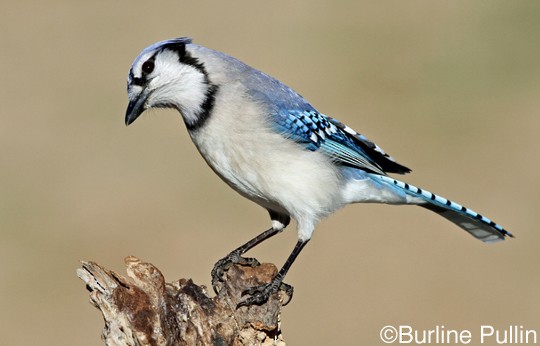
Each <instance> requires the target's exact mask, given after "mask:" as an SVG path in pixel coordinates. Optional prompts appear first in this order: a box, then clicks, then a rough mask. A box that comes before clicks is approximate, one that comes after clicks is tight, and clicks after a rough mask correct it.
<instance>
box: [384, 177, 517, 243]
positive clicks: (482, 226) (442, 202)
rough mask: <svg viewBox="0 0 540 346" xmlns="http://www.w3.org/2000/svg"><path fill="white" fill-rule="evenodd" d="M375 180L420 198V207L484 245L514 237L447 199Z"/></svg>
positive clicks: (389, 179)
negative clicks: (449, 222) (450, 223)
mask: <svg viewBox="0 0 540 346" xmlns="http://www.w3.org/2000/svg"><path fill="white" fill-rule="evenodd" d="M377 178H379V179H380V180H382V181H384V182H386V183H388V184H391V185H394V186H396V187H398V188H400V189H402V190H403V191H404V192H405V193H407V194H408V195H411V196H414V197H417V198H420V199H421V200H423V201H424V203H420V204H419V205H420V206H422V207H424V208H426V209H429V210H431V211H433V212H435V213H437V214H439V215H441V216H442V217H444V218H446V219H447V220H449V221H451V222H453V223H455V224H456V225H457V226H459V227H461V228H463V229H464V230H465V231H467V232H469V233H470V234H471V235H472V236H474V237H475V238H477V239H480V240H481V241H483V242H485V243H493V242H498V241H502V240H504V238H505V237H507V236H508V237H511V238H513V237H514V236H513V235H512V234H511V233H510V232H508V231H507V230H505V229H504V228H503V227H502V226H501V225H499V224H497V223H495V222H493V221H491V220H490V219H488V218H487V217H485V216H482V215H481V214H478V213H477V212H475V211H474V210H471V209H469V208H466V207H464V206H462V205H460V204H458V203H455V202H452V201H450V200H449V199H446V198H444V197H441V196H438V195H436V194H434V193H431V192H429V191H426V190H423V189H420V188H418V187H416V186H413V185H410V184H407V183H404V182H402V181H399V180H396V179H393V178H390V177H388V176H382V175H380V176H377Z"/></svg>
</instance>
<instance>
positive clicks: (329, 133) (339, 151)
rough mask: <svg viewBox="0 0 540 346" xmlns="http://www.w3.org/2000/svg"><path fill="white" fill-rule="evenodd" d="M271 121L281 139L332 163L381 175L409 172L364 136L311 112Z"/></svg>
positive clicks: (288, 114) (280, 115)
mask: <svg viewBox="0 0 540 346" xmlns="http://www.w3.org/2000/svg"><path fill="white" fill-rule="evenodd" d="M274 120H275V124H276V130H278V131H279V132H280V133H282V134H283V135H284V136H286V137H288V138H290V139H292V140H294V141H296V142H298V143H301V144H304V145H305V146H306V149H308V150H311V151H316V150H322V151H323V152H324V153H325V154H327V155H328V156H330V157H331V158H332V160H334V161H335V162H336V163H339V164H343V165H348V166H352V167H355V168H360V169H362V170H365V171H368V172H373V173H377V174H383V175H384V174H385V172H389V173H400V174H404V173H408V172H410V171H411V170H410V169H409V168H407V167H405V166H403V165H401V164H399V163H397V162H396V161H395V160H394V159H393V158H392V157H390V156H389V155H387V154H386V153H385V152H384V151H383V150H382V149H381V148H380V147H379V146H377V145H376V144H375V143H373V142H371V141H369V140H368V139H367V138H366V137H364V136H362V135H361V134H359V133H357V132H356V131H354V130H352V129H351V128H349V127H348V126H346V125H344V124H342V123H340V122H339V121H337V120H335V119H332V118H330V117H327V116H325V115H323V114H320V113H318V112H317V111H315V110H306V111H297V110H291V111H280V112H278V113H277V114H275V115H274Z"/></svg>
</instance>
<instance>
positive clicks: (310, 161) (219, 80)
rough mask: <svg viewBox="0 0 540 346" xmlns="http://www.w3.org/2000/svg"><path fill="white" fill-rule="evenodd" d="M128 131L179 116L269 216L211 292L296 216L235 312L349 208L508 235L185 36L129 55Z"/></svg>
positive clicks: (218, 271)
mask: <svg viewBox="0 0 540 346" xmlns="http://www.w3.org/2000/svg"><path fill="white" fill-rule="evenodd" d="M127 93H128V101H129V103H128V106H127V111H126V115H125V124H126V125H130V124H131V123H133V122H134V121H135V120H136V119H137V118H138V117H139V116H140V115H141V114H142V113H143V112H144V111H146V110H148V109H151V108H172V109H176V110H177V111H178V112H179V113H180V114H181V117H182V119H183V122H184V123H185V127H186V129H187V132H188V134H189V136H190V137H191V140H192V141H193V143H194V144H195V146H196V148H197V149H198V151H199V152H200V154H201V156H202V157H203V159H204V160H205V161H206V163H207V164H208V166H210V168H211V169H212V170H213V171H214V172H215V173H216V174H217V175H218V176H219V177H220V178H221V179H222V180H223V181H224V182H225V183H226V184H228V185H229V186H230V187H231V188H232V189H234V190H235V191H236V192H238V193H239V194H240V195H242V196H243V197H245V198H247V199H249V200H251V201H253V202H255V203H257V204H258V205H260V206H261V207H263V208H265V209H266V210H267V211H268V214H269V216H270V221H271V227H270V228H268V229H267V230H265V231H264V232H262V233H260V234H259V235H258V236H256V237H255V238H253V239H251V240H250V241H248V242H247V243H245V244H243V245H242V246H240V247H238V248H236V249H234V250H233V251H231V252H230V253H229V254H228V255H227V256H225V257H223V258H222V259H220V260H219V261H218V262H217V263H216V264H215V265H214V268H213V269H212V273H211V276H212V286H213V288H214V291H215V292H216V293H218V292H219V291H220V288H219V287H220V284H221V283H222V282H223V280H224V279H223V276H224V274H225V273H226V271H227V270H228V269H229V268H230V267H231V266H232V265H234V264H240V265H248V266H257V265H258V264H259V262H258V261H257V260H256V259H254V258H249V257H244V256H243V255H244V254H245V253H246V252H247V251H248V250H250V249H252V248H253V247H255V246H256V245H258V244H260V243H261V242H263V241H265V240H267V239H268V238H270V237H272V236H275V235H276V234H278V233H280V232H282V231H283V230H284V229H285V228H286V227H287V226H288V225H289V223H290V221H291V219H294V220H295V221H296V224H297V235H298V239H297V242H296V244H295V246H294V248H293V250H292V252H291V253H290V255H289V256H288V257H287V259H286V261H285V263H284V265H283V266H282V267H281V269H280V270H279V271H278V273H277V275H276V276H275V277H274V278H273V279H272V280H271V282H270V283H268V284H264V285H259V286H254V287H251V288H248V289H247V290H245V291H244V292H242V297H241V300H240V303H238V306H237V307H238V308H240V307H242V306H250V305H254V304H255V305H261V304H263V303H265V302H266V301H267V300H268V299H269V297H270V296H271V295H272V294H274V293H275V292H277V291H278V290H280V289H281V290H285V291H286V292H287V293H289V294H291V297H292V286H290V285H288V284H286V283H284V282H283V280H284V278H285V275H286V274H287V272H288V271H289V269H290V267H291V265H292V264H293V262H294V261H295V259H296V258H297V256H298V255H299V254H300V252H301V251H302V249H303V248H304V247H305V245H306V244H307V243H308V242H309V241H310V239H311V238H312V235H313V232H314V230H315V227H316V225H317V224H318V223H319V221H321V220H322V219H323V218H325V217H327V216H329V215H331V214H332V213H334V212H335V211H336V210H338V209H340V208H342V207H344V206H346V205H348V204H354V203H385V204H390V205H417V206H421V207H424V208H426V209H428V210H431V211H433V212H435V213H437V214H439V215H440V216H442V217H444V218H446V219H448V220H449V221H451V222H453V223H454V224H456V225H457V226H459V227H460V228H462V229H463V230H465V231H466V232H468V233H469V234H470V235H472V236H473V237H475V238H477V239H479V240H481V241H483V242H486V243H492V242H497V241H501V240H504V239H505V238H506V237H513V235H512V234H511V233H510V232H508V231H507V230H505V229H504V228H503V227H502V226H500V225H499V224H497V223H495V222H493V221H491V220H490V219H489V218H487V217H485V216H484V215H482V214H479V213H477V212H475V211H473V210H471V209H469V208H466V207H464V206H462V205H461V204H458V203H456V202H453V201H451V200H449V199H447V198H444V197H441V196H439V195H436V194H434V193H432V192H429V191H427V190H425V189H422V188H419V187H416V186H414V185H411V184H408V183H406V182H402V181H400V180H397V179H395V178H393V177H391V176H389V174H391V173H394V174H406V173H409V172H411V170H410V169H409V168H407V167H406V166H404V165H402V164H400V163H398V162H397V161H396V160H395V159H394V158H393V157H391V156H390V155H389V154H387V153H386V152H385V151H384V150H383V149H382V148H381V147H379V146H378V145H376V144H375V143H374V142H372V141H370V140H369V139H368V138H367V137H365V136H364V135H362V134H360V133H358V132H356V131H355V130H353V129H351V128H350V127H348V126H347V125H345V124H344V123H342V122H340V121H338V120H336V119H334V118H331V117H329V116H327V115H324V114H322V113H320V112H319V111H317V110H316V109H315V108H314V107H313V106H312V105H311V104H310V103H309V102H308V101H307V100H306V99H305V98H304V97H302V96H301V95H300V94H298V93H297V92H296V91H294V90H293V89H291V88H289V87H288V86H286V85H285V84H283V83H282V82H280V81H278V80H277V79H275V78H273V77H271V76H269V75H267V74H265V73H264V72H261V71H259V70H257V69H255V68H253V67H251V66H249V65H247V64H245V63H243V62H242V61H240V60H238V59H236V58H234V57H232V56H230V55H228V54H225V53H222V52H219V51H216V50H213V49H211V48H207V47H204V46H201V45H197V44H195V43H193V40H192V39H191V38H189V37H180V38H173V39H168V40H164V41H160V42H157V43H154V44H152V45H150V46H148V47H146V48H145V49H143V50H142V52H141V53H140V54H139V55H138V56H137V57H136V58H135V60H134V61H133V63H132V65H131V68H130V70H129V74H128V80H127Z"/></svg>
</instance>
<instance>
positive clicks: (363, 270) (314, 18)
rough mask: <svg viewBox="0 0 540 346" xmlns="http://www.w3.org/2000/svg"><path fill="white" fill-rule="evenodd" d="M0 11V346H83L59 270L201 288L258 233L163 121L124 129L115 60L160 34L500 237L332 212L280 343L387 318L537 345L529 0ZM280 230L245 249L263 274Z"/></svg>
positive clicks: (277, 248)
mask: <svg viewBox="0 0 540 346" xmlns="http://www.w3.org/2000/svg"><path fill="white" fill-rule="evenodd" d="M1 7H2V10H1V11H0V28H1V29H0V44H1V49H0V66H1V67H2V72H1V73H0V75H1V79H0V100H1V105H2V107H1V111H0V112H1V113H0V116H1V123H0V155H1V161H0V162H1V163H0V164H1V170H0V236H1V240H0V261H1V263H2V274H1V279H0V328H1V329H2V333H1V335H2V344H3V345H100V344H101V340H100V333H101V329H102V326H103V323H102V319H101V315H100V313H99V312H98V310H96V309H95V308H93V307H92V306H91V305H90V304H89V303H88V293H87V292H86V290H85V288H84V285H83V282H82V281H80V280H79V279H78V278H77V277H76V275H75V270H76V268H77V267H78V266H79V262H78V261H79V260H82V259H84V260H95V261H97V262H99V263H101V264H103V265H105V266H107V267H109V268H112V269H115V270H117V271H119V272H121V273H123V272H124V269H123V258H124V257H125V256H127V255H136V256H138V257H140V258H142V259H144V260H146V261H150V262H152V263H154V264H155V265H157V266H158V267H159V268H161V269H162V270H163V273H164V274H165V276H166V278H167V280H168V281H173V280H176V279H178V278H180V277H191V278H193V279H194V280H195V281H196V282H198V283H202V284H209V283H210V275H209V273H210V270H211V268H212V265H213V263H214V262H215V261H216V260H218V259H219V258H221V257H222V256H224V255H225V254H226V253H228V252H229V251H230V250H232V249H233V248H235V247H236V246H238V245H240V244H241V243H243V242H245V241H246V240H248V239H249V238H251V237H252V236H254V235H256V234H258V233H259V232H261V231H262V230H264V229H266V227H268V225H269V220H268V218H267V214H266V212H265V211H264V210H263V209H261V208H260V207H258V206H256V205H254V204H252V203H251V202H249V201H247V200H244V199H243V198H242V197H240V196H239V195H237V194H235V193H234V192H233V191H232V190H230V189H229V188H228V187H227V186H226V185H225V184H223V183H222V182H221V181H219V179H218V178H217V177H216V176H215V175H214V174H213V173H212V172H211V170H210V169H208V168H207V167H206V165H205V163H204V162H203V160H202V159H201V158H200V157H199V154H198V153H197V152H196V150H195V148H194V146H193V145H192V143H191V142H190V140H189V138H188V135H187V133H186V131H185V129H184V125H183V123H182V121H181V118H180V116H179V115H178V114H177V113H175V112H174V111H163V110H160V111H153V112H150V113H147V114H146V115H145V116H143V117H142V118H141V119H139V120H138V121H137V122H136V123H135V124H134V125H133V126H130V127H129V128H126V127H125V126H124V114H125V107H126V104H127V99H126V93H125V83H126V76H127V72H128V69H129V67H130V65H131V62H132V61H133V59H134V58H135V56H136V55H137V54H138V53H139V52H140V51H141V50H142V49H143V48H144V47H146V46H147V45H149V44H151V43H153V42H156V41H159V40H162V39H166V38H171V37H177V36H192V37H194V38H195V42H196V43H199V44H202V45H206V46H209V47H212V48H215V49H218V50H222V51H225V52H227V53H229V54H231V55H233V56H236V57H238V58H240V59H241V60H244V61H245V62H247V63H248V64H250V65H253V66H255V67H257V68H259V69H261V70H263V71H265V72H267V73H269V74H271V75H274V76H275V77H277V78H278V79H280V80H282V81H283V82H285V83H286V84H288V85H289V86H291V87H293V88H294V89H296V90H297V91H298V92H300V93H301V94H302V95H304V96H305V97H306V98H307V99H308V100H310V101H311V103H312V104H313V105H314V106H315V107H317V108H318V109H319V110H320V111H321V112H323V113H325V114H328V115H331V116H333V117H336V118H338V119H340V120H341V121H343V122H346V123H347V124H348V125H349V126H350V127H352V128H354V129H356V130H358V131H359V132H361V133H363V134H365V135H366V136H367V137H368V138H370V139H372V140H374V141H375V142H377V143H378V144H379V145H380V146H382V147H383V148H384V149H385V150H387V151H388V152H389V153H390V154H391V155H393V156H394V157H396V158H397V159H398V160H399V161H400V162H401V163H403V164H405V165H407V166H409V167H411V168H412V169H413V173H412V174H411V175H409V176H407V177H406V178H405V180H407V181H408V182H410V183H413V184H416V185H418V186H421V187H424V188H427V189H430V190H432V191H434V192H436V193H439V194H441V195H443V196H446V197H449V198H452V199H454V200H456V201H457V202H461V203H463V204H465V205H467V206H470V207H472V208H474V209H475V210H477V211H479V212H481V213H484V214H485V215H487V216H488V217H491V218H492V219H494V220H495V221H496V222H499V223H501V224H502V225H504V226H505V227H507V228H508V229H509V230H510V231H512V232H514V234H515V235H516V236H517V238H516V239H513V240H512V239H510V240H508V241H506V242H504V243H499V244H495V245H485V244H482V243H481V242H479V241H476V240H474V239H473V238H472V237H470V236H469V235H468V234H466V233H465V232H463V231H461V230H460V229H458V228H457V227H455V226H454V225H452V224H450V223H449V222H447V221H446V220H444V219H442V218H439V217H437V216H435V215H434V214H432V213H430V212H428V211H425V210H423V209H421V208H414V207H388V206H383V205H355V206H349V207H347V208H346V209H344V210H342V211H340V212H338V213H336V215H334V216H332V217H331V218H329V219H327V220H325V221H324V222H322V223H321V224H320V226H319V227H318V229H317V232H316V233H315V236H314V239H313V241H312V242H311V243H310V244H309V246H307V247H306V249H305V251H304V252H303V253H302V255H301V256H300V257H299V259H298V261H297V263H295V265H294V266H293V268H292V271H291V272H290V274H289V275H288V276H287V280H286V281H287V282H288V283H290V284H292V285H294V287H295V289H296V290H295V298H294V300H293V301H292V303H291V304H290V305H289V306H287V307H286V308H285V310H284V316H283V329H284V336H285V338H286V340H287V341H288V344H290V345H330V344H333V345H337V344H340V345H378V344H382V342H381V341H380V340H379V330H380V328H381V327H383V326H385V325H399V324H406V325H411V326H413V327H415V328H417V329H430V328H434V327H435V326H436V325H444V326H445V327H446V328H447V329H469V330H471V331H473V337H474V336H478V333H477V332H476V331H477V330H478V329H479V328H480V326H481V325H485V324H488V325H493V326H495V327H496V328H507V327H508V326H509V325H523V326H524V327H525V328H528V329H535V330H537V331H538V332H539V334H540V318H539V316H540V266H539V264H540V251H538V247H539V244H540V230H539V229H538V224H539V223H540V202H539V197H540V184H539V182H538V170H539V168H540V165H539V162H538V161H539V160H538V159H539V153H538V152H539V149H540V95H539V91H540V41H539V37H540V3H538V2H536V1H519V2H518V1H516V2H509V1H490V2H471V1H444V2H442V1H441V2H434V1H407V2H379V1H367V2H359V1H341V2H338V1H334V2H331V1H304V0H301V1H300V0H298V1H265V2H262V1H248V0H243V1H214V2H211V1H189V2H188V1H178V0H177V1H160V2H150V1H133V0H131V1H126V0H121V1H93V2H92V1H86V2H80V1H79V2H75V1H65V0H64V1H60V0H58V1H47V2H44V1H20V2H9V3H7V2H6V3H4V4H3V5H2V6H1ZM295 237H296V236H295V231H294V225H292V227H290V229H289V231H288V232H285V233H284V234H283V235H281V236H280V237H278V238H276V239H273V240H270V241H268V242H266V243H265V244H264V245H261V246H260V247H258V248H257V249H256V250H254V251H252V252H251V254H252V255H255V256H256V257H258V258H259V259H260V260H263V261H271V262H274V263H276V264H277V265H278V266H281V265H282V263H283V262H284V260H285V258H286V256H287V255H288V254H289V252H290V250H291V249H292V247H293V245H294V242H295ZM475 334H476V335H475ZM475 341H478V339H475ZM473 344H478V342H473Z"/></svg>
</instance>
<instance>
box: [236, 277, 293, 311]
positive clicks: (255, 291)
mask: <svg viewBox="0 0 540 346" xmlns="http://www.w3.org/2000/svg"><path fill="white" fill-rule="evenodd" d="M279 290H281V291H284V292H285V294H286V295H287V300H285V301H284V303H283V306H285V305H287V304H288V303H289V302H290V301H291V299H292V296H293V292H294V288H293V287H292V286H291V285H289V284H286V283H284V282H279V281H277V280H273V281H272V282H270V283H269V284H266V285H260V286H254V287H250V288H248V289H246V290H244V291H243V292H242V297H244V296H249V297H247V298H246V299H244V300H242V301H241V302H240V303H238V305H236V308H237V309H238V308H240V307H242V306H249V305H261V304H264V303H266V302H267V301H268V299H269V298H270V296H271V295H272V294H273V293H276V292H277V291H279Z"/></svg>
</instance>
